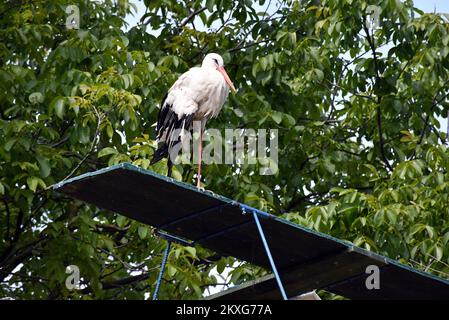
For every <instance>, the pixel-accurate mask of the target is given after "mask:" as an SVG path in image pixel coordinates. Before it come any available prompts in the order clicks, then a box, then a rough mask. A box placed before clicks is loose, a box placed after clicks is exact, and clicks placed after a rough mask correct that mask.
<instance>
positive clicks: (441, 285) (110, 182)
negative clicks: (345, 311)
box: [54, 163, 449, 299]
mask: <svg viewBox="0 0 449 320" xmlns="http://www.w3.org/2000/svg"><path fill="white" fill-rule="evenodd" d="M54 189H55V190H56V191H57V192H60V193H63V194H66V195H68V196H71V197H73V198H76V199H79V200H81V201H84V202H87V203H90V204H93V205H95V206H98V207H100V208H104V209H109V210H111V211H114V212H117V213H120V214H123V215H125V216H127V217H129V218H132V219H135V220H137V221H140V222H142V223H145V224H148V225H151V226H153V227H156V228H157V229H159V230H162V231H164V232H167V233H169V234H171V235H174V236H177V237H180V238H182V239H185V240H187V241H188V242H190V243H191V244H192V245H195V244H200V245H202V246H204V247H205V248H208V249H211V250H214V251H216V252H217V253H219V254H222V255H224V256H233V257H235V258H238V259H240V260H244V261H248V262H250V263H253V264H256V265H259V266H262V267H265V268H267V269H270V263H269V261H268V259H267V256H266V254H265V251H264V247H263V244H262V243H261V241H260V236H259V233H258V230H257V228H256V225H255V223H254V220H253V217H252V215H251V214H248V212H246V213H245V212H244V210H242V208H245V207H246V208H250V207H247V206H244V205H241V204H239V203H237V202H235V201H233V200H230V199H228V198H225V197H223V196H219V195H216V194H214V193H212V192H210V191H201V190H198V189H197V188H195V187H193V186H191V185H188V184H185V183H182V182H179V181H176V180H174V179H171V178H167V177H165V176H161V175H158V174H156V173H154V172H152V171H149V170H144V169H141V168H139V167H136V166H134V165H131V164H128V163H123V164H119V165H115V166H112V167H108V168H105V169H101V170H98V171H95V172H92V173H86V174H83V175H81V176H78V177H75V178H72V179H69V180H66V181H64V182H61V183H59V184H57V185H55V186H54ZM250 210H254V211H256V212H257V214H258V216H259V217H260V222H261V224H262V227H263V229H264V232H265V235H266V238H267V241H268V244H269V247H270V249H271V252H272V255H273V258H274V260H275V262H276V266H277V269H278V271H279V274H280V277H281V278H282V282H283V284H284V286H285V290H286V292H287V295H288V296H297V295H298V294H301V293H304V292H309V291H311V290H313V289H326V290H328V291H330V292H334V293H337V294H340V295H342V296H345V297H347V298H351V299H449V282H448V281H447V280H443V279H441V278H438V277H436V276H433V275H430V274H427V273H424V272H421V271H418V270H415V269H413V268H410V267H408V266H406V265H403V264H400V263H399V262H397V261H394V260H391V259H388V258H386V257H383V256H380V255H377V254H374V253H372V252H370V251H366V250H364V249H361V248H358V247H356V246H354V245H352V244H350V243H347V242H344V241H342V240H339V239H336V238H333V237H331V236H329V235H326V234H323V233H319V232H316V231H314V230H310V229H308V228H305V227H302V226H300V225H297V224H294V223H292V222H289V221H287V220H284V219H281V218H279V217H276V216H274V215H271V214H268V213H266V212H262V211H260V210H257V209H254V208H250ZM369 265H376V266H378V267H379V268H380V289H371V290H369V289H367V288H366V285H365V281H366V279H367V277H368V276H369V274H367V273H366V268H367V266H369ZM240 289H242V290H240ZM215 297H216V298H226V299H249V298H251V299H264V298H266V299H278V298H280V293H279V291H278V290H277V287H276V281H275V280H274V279H273V277H270V276H267V277H265V278H264V279H261V280H260V281H258V282H257V283H256V282H254V283H252V284H250V285H246V286H245V285H243V287H239V288H238V290H237V288H235V289H234V290H233V291H232V290H231V291H228V292H227V293H226V294H225V293H222V294H221V295H219V296H215Z"/></svg>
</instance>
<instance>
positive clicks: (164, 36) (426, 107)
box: [0, 0, 449, 299]
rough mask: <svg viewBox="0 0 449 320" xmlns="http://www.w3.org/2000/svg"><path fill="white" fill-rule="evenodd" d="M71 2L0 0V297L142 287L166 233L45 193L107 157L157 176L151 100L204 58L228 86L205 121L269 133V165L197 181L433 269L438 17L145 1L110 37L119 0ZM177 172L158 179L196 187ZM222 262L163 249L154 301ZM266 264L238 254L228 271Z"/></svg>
mask: <svg viewBox="0 0 449 320" xmlns="http://www.w3.org/2000/svg"><path fill="white" fill-rule="evenodd" d="M69 5H71V2H70V1H66V0H46V1H43V0H34V1H27V0H19V1H4V2H2V4H0V25H1V28H0V40H1V41H0V46H1V48H0V49H1V50H0V108H1V109H0V110H1V113H0V170H1V176H0V296H10V297H14V298H33V299H41V298H54V299H60V298H72V299H110V298H121V299H122V298H136V299H141V298H144V297H145V293H148V292H152V291H153V290H154V286H155V280H156V276H157V271H158V267H159V264H160V262H161V258H162V252H163V249H164V247H165V242H164V241H163V240H161V239H159V238H158V237H156V236H154V234H153V230H152V229H151V228H149V227H147V226H145V225H142V224H140V223H137V222H135V221H130V220H128V219H127V218H125V217H123V216H120V215H117V214H114V213H112V212H105V211H104V210H100V209H98V208H95V207H93V206H90V205H86V204H84V203H80V202H78V201H75V200H73V199H69V198H66V197H63V196H61V195H59V194H56V193H54V192H52V191H51V189H50V186H52V185H53V184H54V183H57V182H59V181H62V180H65V179H68V178H69V177H73V176H75V175H78V174H81V173H84V172H88V171H92V170H95V169H99V168H102V167H105V166H108V165H112V164H116V163H120V162H133V163H134V164H136V165H138V166H141V167H143V168H148V169H150V170H153V171H155V172H158V173H161V174H165V173H166V168H165V165H164V163H158V164H156V165H154V166H152V167H150V166H149V161H150V159H151V155H152V153H153V152H154V150H155V146H156V145H155V141H154V139H155V137H154V128H153V127H151V126H152V124H153V123H154V122H155V121H156V116H157V107H158V105H159V103H160V101H161V99H162V97H163V95H164V94H165V92H166V91H167V89H168V88H169V87H170V86H171V84H172V83H173V82H174V81H175V79H176V78H177V77H178V76H179V74H180V73H182V72H184V71H186V70H187V69H188V68H189V67H191V66H193V65H195V64H199V63H200V62H201V59H202V57H203V56H204V54H205V53H207V52H218V53H220V54H222V56H223V57H224V59H225V63H226V65H227V69H228V73H229V74H230V76H231V78H232V79H233V81H234V83H235V84H236V85H237V86H238V94H236V95H234V96H232V95H231V96H230V98H229V101H228V103H227V104H226V106H225V108H224V109H223V110H222V112H221V114H220V116H219V117H218V118H217V119H216V120H213V121H211V122H210V123H209V125H208V126H209V127H215V128H220V129H224V128H238V127H242V128H255V129H257V128H276V129H278V130H279V132H280V135H279V136H280V140H279V163H278V168H279V170H278V173H277V174H276V175H273V176H261V175H258V174H253V173H254V172H257V171H258V167H259V166H260V164H256V165H249V164H243V165H233V166H229V165H207V166H204V168H203V175H204V177H205V181H206V188H207V189H210V190H213V191H215V192H217V193H220V194H223V195H225V196H227V197H229V198H232V199H235V200H238V201H242V202H245V203H247V204H249V205H253V206H256V207H258V208H260V209H263V210H266V211H268V212H270V213H273V214H278V215H282V216H283V217H285V218H287V219H289V220H291V221H294V222H297V223H299V224H302V225H305V226H308V227H310V228H314V229H316V230H319V231H323V232H326V233H328V234H331V235H333V236H336V237H338V238H341V239H344V240H347V241H351V242H353V243H355V244H356V245H358V246H361V247H364V248H367V249H369V250H373V251H376V252H379V253H381V254H384V255H387V256H389V257H391V258H395V259H400V260H401V261H403V262H405V263H408V264H410V265H412V266H414V267H416V268H420V269H425V270H426V271H428V272H434V273H436V274H437V275H439V276H443V277H446V278H447V272H448V271H449V268H448V263H449V251H448V246H447V242H448V240H449V223H448V222H447V221H449V219H448V215H449V213H448V210H447V205H446V202H447V199H448V196H449V184H448V172H447V171H448V166H449V153H448V150H447V146H446V144H447V136H446V134H445V133H443V132H442V131H441V130H440V127H439V126H440V124H439V121H438V119H440V118H441V117H446V115H447V112H448V107H449V105H448V99H447V96H448V94H449V92H448V89H447V87H448V86H447V85H448V83H449V80H448V79H449V78H448V70H449V57H448V53H449V47H448V42H449V24H448V17H447V16H445V15H438V14H425V13H423V12H421V11H419V10H418V9H416V8H414V7H413V4H412V2H411V1H405V2H400V1H397V0H370V1H368V0H362V1H353V0H339V1H336V0H327V1H326V0H323V1H315V0H308V1H282V2H277V3H274V2H273V3H271V2H267V3H265V1H263V0H261V1H259V2H258V6H257V7H261V8H262V9H260V10H259V9H257V10H256V9H255V8H256V7H255V6H254V4H253V3H252V2H250V1H231V0H217V1H214V0H212V1H210V0H209V1H207V2H205V1H199V0H198V1H188V0H185V1H147V0H145V5H146V8H147V10H146V13H145V15H144V16H143V17H142V19H141V21H140V23H139V24H138V25H137V26H135V27H133V28H131V29H130V30H129V31H126V30H125V25H126V22H125V19H124V18H125V16H126V14H128V13H130V12H131V11H132V10H133V6H132V5H131V4H130V3H129V2H128V1H127V0H121V1H117V2H113V1H110V0H105V1H103V3H98V2H91V1H88V0H81V1H78V2H77V7H78V8H79V13H80V28H79V29H76V28H72V27H73V25H70V22H72V21H71V20H70V19H68V17H69V16H70V14H72V13H73V10H72V9H73V8H68V6H69ZM267 6H269V9H267V10H266V9H265V8H267ZM66 9H68V10H67V11H66ZM258 11H260V12H258ZM67 12H68V13H67ZM67 21H68V23H69V27H67ZM150 30H153V31H154V32H153V31H152V32H147V31H150ZM193 169H194V167H193V166H192V165H177V166H176V167H175V168H174V175H175V177H176V178H177V179H180V180H183V181H184V182H187V183H190V182H191V183H194V180H193V179H194V170H193ZM211 256H212V258H211ZM233 264H234V260H233V259H232V258H221V259H218V260H217V259H213V253H212V252H210V251H208V250H206V249H204V248H201V247H195V248H189V247H182V246H177V245H175V247H174V249H173V251H172V253H171V255H170V257H169V260H168V266H167V272H166V274H165V277H164V282H163V285H162V287H161V292H160V297H161V298H162V299H164V298H165V299H167V298H172V299H175V298H183V299H189V298H198V297H200V296H201V295H202V294H203V292H204V291H205V289H206V288H207V286H208V285H211V284H215V283H217V282H220V281H221V280H219V279H217V278H218V277H216V276H214V275H213V274H211V273H210V271H211V270H212V269H214V268H217V270H218V272H219V273H222V272H223V270H224V268H225V266H226V265H233ZM69 265H77V266H78V267H79V269H80V275H81V283H82V288H81V289H80V290H72V291H70V290H68V289H67V288H66V286H65V279H66V278H67V276H68V274H67V273H66V267H67V266H69ZM264 272H266V271H265V270H262V269H260V268H256V267H254V266H251V265H249V264H245V263H240V264H239V266H238V267H235V268H234V270H233V271H232V273H231V274H232V279H231V282H232V283H239V282H241V281H245V280H247V279H249V278H251V277H255V276H259V275H261V274H263V273H264Z"/></svg>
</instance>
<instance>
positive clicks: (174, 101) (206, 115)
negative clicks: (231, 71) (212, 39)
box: [151, 53, 236, 188]
mask: <svg viewBox="0 0 449 320" xmlns="http://www.w3.org/2000/svg"><path fill="white" fill-rule="evenodd" d="M229 89H232V90H233V91H234V92H235V91H236V89H235V87H234V85H233V83H232V81H231V79H229V76H228V74H227V73H226V71H225V69H224V65H223V58H222V57H221V56H220V55H218V54H216V53H209V54H208V55H206V57H205V58H204V59H203V63H202V64H201V67H194V68H191V69H190V70H189V71H187V72H185V73H184V74H182V75H181V76H180V77H179V79H178V80H176V82H175V83H174V84H173V86H172V87H171V88H170V90H168V93H167V94H166V95H165V98H164V100H163V102H162V105H161V108H160V110H159V115H158V120H157V126H156V134H157V142H158V144H159V143H161V144H160V146H159V147H158V149H157V150H156V151H155V153H154V155H153V158H152V159H151V164H154V163H156V162H158V161H159V160H161V159H162V158H167V159H168V162H167V166H168V176H171V170H172V166H173V161H172V160H174V159H171V156H170V155H173V154H177V150H179V149H180V146H181V143H182V139H183V132H182V131H183V130H187V131H189V132H190V130H192V128H193V121H201V128H200V143H199V146H198V174H197V187H198V188H201V184H200V178H201V157H202V143H203V130H204V127H205V125H206V122H207V120H208V119H210V118H212V117H216V116H217V115H218V113H219V112H220V110H221V108H222V106H223V104H224V103H225V101H226V98H227V97H228V94H229ZM172 150H175V153H172Z"/></svg>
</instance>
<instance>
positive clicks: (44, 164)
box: [36, 156, 51, 178]
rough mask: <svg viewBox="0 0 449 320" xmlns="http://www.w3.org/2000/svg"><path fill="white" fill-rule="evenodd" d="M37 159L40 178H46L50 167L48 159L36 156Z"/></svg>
mask: <svg viewBox="0 0 449 320" xmlns="http://www.w3.org/2000/svg"><path fill="white" fill-rule="evenodd" d="M36 159H37V161H38V162H39V169H40V173H41V177H42V178H47V177H48V176H49V175H50V172H51V168H50V164H49V162H48V160H47V159H46V158H44V157H41V156H37V157H36Z"/></svg>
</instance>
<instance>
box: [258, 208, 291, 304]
mask: <svg viewBox="0 0 449 320" xmlns="http://www.w3.org/2000/svg"><path fill="white" fill-rule="evenodd" d="M253 217H254V220H255V221H256V225H257V229H258V230H259V234H260V238H261V239H262V243H263V246H264V247H265V251H266V253H267V256H268V260H270V264H271V269H272V270H273V273H274V276H275V278H276V281H277V283H278V286H279V290H280V291H281V294H282V298H283V299H284V300H288V298H287V294H286V293H285V290H284V286H283V285H282V281H281V277H280V276H279V273H278V270H277V269H276V265H275V263H274V260H273V257H272V255H271V251H270V247H268V243H267V239H265V234H264V232H263V229H262V225H261V224H260V221H259V217H258V216H257V213H256V211H253Z"/></svg>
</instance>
